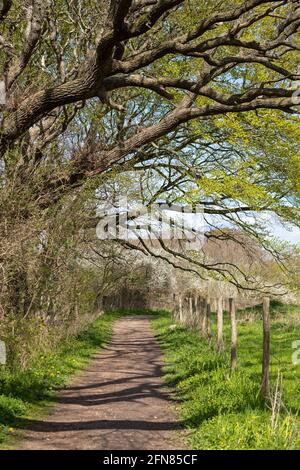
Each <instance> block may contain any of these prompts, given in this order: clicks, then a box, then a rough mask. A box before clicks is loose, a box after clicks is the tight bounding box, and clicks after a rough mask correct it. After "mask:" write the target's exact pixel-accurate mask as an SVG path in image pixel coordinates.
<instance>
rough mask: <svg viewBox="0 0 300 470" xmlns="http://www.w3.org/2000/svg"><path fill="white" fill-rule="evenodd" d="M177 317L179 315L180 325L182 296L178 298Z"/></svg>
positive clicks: (180, 321)
mask: <svg viewBox="0 0 300 470" xmlns="http://www.w3.org/2000/svg"><path fill="white" fill-rule="evenodd" d="M178 315H179V323H182V296H181V294H179V297H178Z"/></svg>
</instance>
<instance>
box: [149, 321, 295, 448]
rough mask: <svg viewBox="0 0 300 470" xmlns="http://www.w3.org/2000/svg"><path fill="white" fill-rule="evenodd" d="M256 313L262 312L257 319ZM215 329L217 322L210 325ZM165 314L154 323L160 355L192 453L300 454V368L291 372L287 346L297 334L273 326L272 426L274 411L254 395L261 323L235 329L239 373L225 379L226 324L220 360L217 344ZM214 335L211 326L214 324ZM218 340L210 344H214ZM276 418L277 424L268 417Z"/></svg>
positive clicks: (280, 325) (285, 327) (291, 328)
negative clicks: (275, 402)
mask: <svg viewBox="0 0 300 470" xmlns="http://www.w3.org/2000/svg"><path fill="white" fill-rule="evenodd" d="M258 313H259V312H258ZM214 323H215V322H214ZM172 324H173V321H172V320H171V318H170V315H169V314H168V313H167V312H160V313H159V315H157V316H156V317H155V318H154V320H153V326H154V328H155V330H156V332H157V337H158V340H159V342H160V344H161V346H162V348H163V350H164V354H165V361H166V366H165V373H166V380H167V382H168V383H169V385H171V386H172V387H174V388H175V390H176V394H177V396H178V397H179V398H180V401H181V404H180V405H179V410H180V414H181V417H182V420H183V422H184V425H185V426H186V427H187V428H188V429H189V430H190V432H189V437H188V443H189V445H190V446H191V447H192V448H193V449H299V448H300V437H299V422H300V421H299V419H298V412H299V408H300V401H299V391H300V366H299V365H293V364H292V358H291V357H292V352H293V350H292V342H293V341H294V340H297V339H299V338H300V328H299V327H298V328H297V327H295V326H294V324H293V323H292V325H287V323H286V322H285V323H281V322H280V321H273V324H272V348H271V354H272V357H271V382H272V386H273V389H274V388H275V386H276V379H277V376H278V371H280V373H281V374H282V377H283V390H282V396H281V398H280V406H279V409H277V413H278V416H276V426H274V419H272V403H271V401H270V402H269V403H264V402H263V401H262V400H261V398H260V394H259V387H260V379H261V356H262V326H261V322H260V321H259V319H256V320H255V321H252V322H249V321H243V319H241V318H240V321H239V324H238V330H239V347H238V369H237V371H236V372H235V373H233V374H230V372H229V342H230V338H229V321H228V317H226V316H225V344H226V349H225V351H224V353H223V354H222V355H218V354H217V352H216V349H215V344H214V340H213V341H212V342H210V343H209V342H206V341H205V340H203V339H201V338H200V337H199V335H198V334H197V332H191V331H188V330H187V329H186V328H184V327H182V326H180V325H177V327H176V328H174V327H172V328H170V326H171V325H172ZM214 335H215V324H214ZM214 337H215V336H214ZM273 418H274V416H273Z"/></svg>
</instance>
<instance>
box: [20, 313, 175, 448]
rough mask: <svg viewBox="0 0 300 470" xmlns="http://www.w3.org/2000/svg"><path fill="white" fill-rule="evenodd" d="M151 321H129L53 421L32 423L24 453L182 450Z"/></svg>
mask: <svg viewBox="0 0 300 470" xmlns="http://www.w3.org/2000/svg"><path fill="white" fill-rule="evenodd" d="M161 366H162V357H161V351H160V348H159V345H158V344H157V342H156V340H155V338H154V335H153V333H152V330H151V327H150V324H149V319H148V318H147V317H124V318H122V319H121V320H118V321H117V322H116V324H115V327H114V334H113V338H112V342H111V344H110V345H109V346H108V347H107V348H106V349H105V350H104V351H102V352H101V353H100V354H99V355H97V356H96V357H95V359H94V360H93V362H92V363H91V365H90V367H89V368H88V369H87V370H85V371H84V372H83V373H82V374H81V375H80V376H78V377H77V378H76V379H75V381H74V382H73V383H72V385H71V386H70V387H68V388H67V389H66V390H64V391H63V392H62V393H61V395H60V398H59V401H58V404H57V405H56V406H55V407H54V408H53V410H52V412H51V414H50V416H49V417H47V418H46V419H45V420H41V421H33V420H32V421H28V429H29V431H28V432H26V436H25V439H24V442H23V443H22V445H21V446H20V447H19V448H21V449H25V450H33V449H42V450H51V449H52V450H56V449H84V450H85V449H101V450H105V449H121V450H123V449H131V450H133V449H154V450H157V449H176V448H177V449H180V448H182V447H183V445H182V442H181V439H180V442H179V436H178V433H177V432H175V429H176V428H178V422H177V420H176V415H175V413H174V409H172V405H171V403H170V398H169V396H168V394H167V391H166V389H165V388H164V385H163V382H162V378H161Z"/></svg>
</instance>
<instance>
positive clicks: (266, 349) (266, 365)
mask: <svg viewBox="0 0 300 470" xmlns="http://www.w3.org/2000/svg"><path fill="white" fill-rule="evenodd" d="M261 395H262V397H263V398H264V399H266V398H268V397H269V395H270V299H269V297H264V299H263V359H262V382H261Z"/></svg>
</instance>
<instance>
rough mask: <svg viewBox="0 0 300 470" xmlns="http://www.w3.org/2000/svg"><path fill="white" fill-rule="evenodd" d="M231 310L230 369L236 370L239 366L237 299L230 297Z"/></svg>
mask: <svg viewBox="0 0 300 470" xmlns="http://www.w3.org/2000/svg"><path fill="white" fill-rule="evenodd" d="M229 312H230V324H231V361H230V369H231V371H234V370H235V369H236V366H237V325H236V307H235V300H234V299H233V298H231V299H229Z"/></svg>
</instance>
